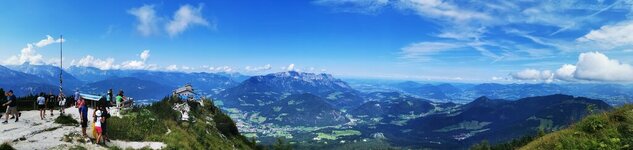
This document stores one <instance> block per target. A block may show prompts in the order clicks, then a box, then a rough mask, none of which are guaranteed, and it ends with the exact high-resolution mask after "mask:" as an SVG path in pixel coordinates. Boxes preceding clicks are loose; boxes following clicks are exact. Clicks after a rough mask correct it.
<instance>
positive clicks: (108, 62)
mask: <svg viewBox="0 0 633 150" xmlns="http://www.w3.org/2000/svg"><path fill="white" fill-rule="evenodd" d="M149 52H150V51H149V50H143V51H142V52H141V53H140V54H138V56H139V58H140V60H127V61H123V62H122V63H121V64H116V63H115V60H114V58H107V59H99V58H95V57H94V56H92V55H87V56H85V57H83V58H81V59H80V60H79V61H75V60H73V61H72V62H71V66H82V67H95V68H99V69H103V70H110V69H132V70H158V69H159V68H160V67H159V66H158V65H156V64H147V63H146V61H147V59H149V56H150V54H149Z"/></svg>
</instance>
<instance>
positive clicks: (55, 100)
mask: <svg viewBox="0 0 633 150" xmlns="http://www.w3.org/2000/svg"><path fill="white" fill-rule="evenodd" d="M5 96H6V97H7V102H6V103H4V104H2V106H3V107H6V113H5V114H6V116H5V120H4V122H2V123H3V124H6V123H8V120H9V116H11V119H13V118H15V122H18V121H19V117H20V113H19V112H18V108H17V106H18V103H17V98H16V96H15V95H14V94H13V91H12V90H9V92H7V93H5ZM73 96H74V99H73V100H74V103H73V102H70V104H74V105H75V107H76V108H77V109H78V110H79V118H80V125H81V133H82V135H83V136H84V137H87V136H88V134H87V133H86V130H87V128H88V123H89V120H88V103H87V100H86V99H84V97H82V96H81V94H80V92H79V90H76V91H75V93H74V95H73ZM131 101H132V100H131V99H128V98H127V97H125V96H124V95H123V90H120V91H119V93H118V94H117V95H116V96H114V94H113V92H112V89H109V90H108V91H107V94H106V95H104V96H102V97H101V98H100V99H99V100H98V101H97V102H96V103H93V104H96V105H95V106H94V110H93V113H92V114H93V115H92V122H93V124H92V125H93V129H94V131H93V133H94V136H95V138H96V141H95V143H97V144H100V143H104V144H105V142H106V141H108V142H109V141H110V139H109V138H108V134H107V120H108V118H110V113H109V109H110V107H112V106H115V107H116V109H118V110H120V109H121V108H122V107H126V106H127V105H126V104H130V105H131ZM35 103H36V104H37V109H38V110H39V115H40V119H42V120H44V119H45V118H46V110H47V109H49V110H50V115H51V116H54V114H53V110H54V109H56V106H55V105H59V113H60V114H63V113H65V110H64V109H66V107H67V105H66V104H67V102H66V98H65V97H64V94H63V93H62V94H60V95H58V96H55V95H53V94H52V92H51V93H49V95H48V96H47V95H46V94H44V93H43V92H42V93H40V94H39V95H38V97H37V98H36V101H35ZM0 117H1V115H0Z"/></svg>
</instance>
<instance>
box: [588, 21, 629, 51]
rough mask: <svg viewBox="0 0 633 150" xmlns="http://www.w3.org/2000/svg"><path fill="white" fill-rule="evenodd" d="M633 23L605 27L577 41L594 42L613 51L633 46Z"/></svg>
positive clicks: (627, 22)
mask: <svg viewBox="0 0 633 150" xmlns="http://www.w3.org/2000/svg"><path fill="white" fill-rule="evenodd" d="M631 33H633V21H626V22H620V23H617V24H613V25H605V26H602V27H600V29H597V30H592V31H591V32H589V33H587V34H586V35H584V36H582V37H580V38H578V39H577V41H580V42H594V43H596V44H598V45H600V46H602V47H604V48H607V49H611V48H615V47H620V46H630V45H633V34H631Z"/></svg>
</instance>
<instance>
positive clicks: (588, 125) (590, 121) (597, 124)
mask: <svg viewBox="0 0 633 150" xmlns="http://www.w3.org/2000/svg"><path fill="white" fill-rule="evenodd" d="M606 124H607V121H606V120H604V118H601V117H599V116H595V115H594V116H589V117H587V118H586V119H585V121H583V122H580V123H579V124H578V126H579V127H580V128H581V129H582V130H583V131H584V132H587V133H595V132H596V131H598V130H600V129H602V128H604V127H605V126H606Z"/></svg>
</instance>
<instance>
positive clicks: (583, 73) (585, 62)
mask: <svg viewBox="0 0 633 150" xmlns="http://www.w3.org/2000/svg"><path fill="white" fill-rule="evenodd" d="M574 77H576V78H577V79H582V80H594V81H633V67H632V66H631V65H629V64H624V63H621V62H620V61H618V60H614V59H609V58H608V57H607V56H606V55H604V54H602V53H599V52H588V53H582V54H580V56H579V57H578V63H577V64H576V71H575V72H574Z"/></svg>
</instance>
